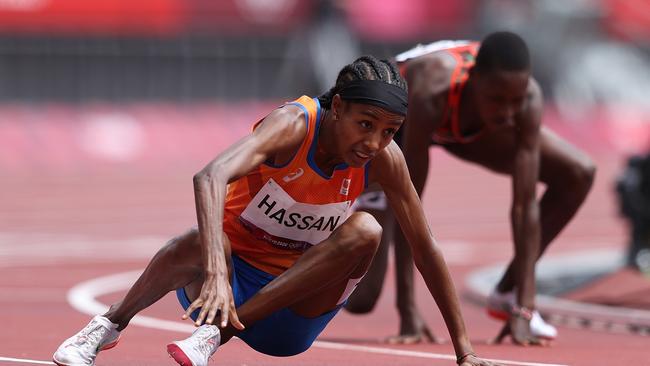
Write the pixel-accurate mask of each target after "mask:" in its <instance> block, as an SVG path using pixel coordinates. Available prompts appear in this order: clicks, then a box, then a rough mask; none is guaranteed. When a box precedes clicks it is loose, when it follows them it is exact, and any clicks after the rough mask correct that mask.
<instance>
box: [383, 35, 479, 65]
mask: <svg viewBox="0 0 650 366" xmlns="http://www.w3.org/2000/svg"><path fill="white" fill-rule="evenodd" d="M470 43H472V41H448V40H447V41H436V42H432V43H429V44H426V45H423V44H418V45H417V46H415V47H413V48H411V49H410V50H408V51H404V52H402V53H400V54H399V55H397V56H395V61H397V62H405V61H408V60H410V59H414V58H416V57H420V56H422V55H426V54H429V53H432V52H436V51H442V50H448V49H450V48H455V47H461V46H466V45H468V44H470Z"/></svg>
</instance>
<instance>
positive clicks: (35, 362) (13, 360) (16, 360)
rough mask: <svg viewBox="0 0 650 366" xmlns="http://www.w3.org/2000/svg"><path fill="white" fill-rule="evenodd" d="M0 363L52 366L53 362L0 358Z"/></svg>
mask: <svg viewBox="0 0 650 366" xmlns="http://www.w3.org/2000/svg"><path fill="white" fill-rule="evenodd" d="M0 361H5V362H17V363H34V364H38V365H54V362H52V361H37V360H28V359H26V358H11V357H0Z"/></svg>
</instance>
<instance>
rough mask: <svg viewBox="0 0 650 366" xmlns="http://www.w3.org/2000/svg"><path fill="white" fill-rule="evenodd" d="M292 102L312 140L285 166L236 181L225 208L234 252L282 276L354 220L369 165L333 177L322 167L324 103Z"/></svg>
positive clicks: (338, 171)
mask: <svg viewBox="0 0 650 366" xmlns="http://www.w3.org/2000/svg"><path fill="white" fill-rule="evenodd" d="M289 104H293V105H297V106H299V107H300V108H302V109H303V111H304V112H305V119H306V123H307V136H306V137H305V140H304V141H303V143H302V145H301V146H300V148H299V149H298V152H297V153H296V154H295V155H294V157H293V158H292V160H291V161H290V162H289V163H287V164H285V165H283V166H274V165H272V164H268V163H265V164H262V165H260V166H259V167H258V168H256V169H255V170H254V171H252V172H250V173H249V174H247V175H246V176H244V177H242V178H240V179H238V180H236V181H234V182H232V183H230V184H229V185H228V193H227V195H226V203H225V210H224V225H223V226H224V232H225V233H226V235H228V238H229V239H230V242H231V246H232V251H233V253H234V254H236V255H237V256H239V257H240V258H241V259H243V260H245V261H246V262H248V263H249V264H251V265H253V266H254V267H256V268H258V269H261V270H263V271H265V272H267V273H270V274H272V275H276V276H277V275H279V274H281V273H282V272H284V271H285V270H286V269H288V268H289V267H291V266H292V265H293V263H294V262H295V261H296V260H297V259H298V257H300V255H301V254H302V253H303V252H304V251H305V250H307V249H309V248H310V247H311V246H313V245H316V244H318V243H320V242H322V241H323V240H325V239H327V238H328V237H329V236H330V235H331V234H332V232H333V231H334V229H336V228H337V227H338V226H339V225H341V224H342V223H343V222H344V221H345V220H346V219H347V218H348V216H349V215H350V213H351V210H350V206H351V204H352V202H354V200H355V199H356V198H357V196H359V194H361V192H362V191H363V190H364V188H365V184H366V182H365V180H366V171H365V170H366V168H365V167H361V168H353V167H349V166H347V165H346V164H341V165H338V166H337V167H336V168H335V170H334V173H333V174H332V176H331V177H330V176H327V175H326V174H325V173H323V172H322V171H321V170H320V169H319V168H318V166H316V164H315V162H314V154H315V152H316V147H317V143H318V141H317V140H318V129H319V126H320V118H321V108H320V104H319V102H318V99H316V98H310V97H307V96H303V97H301V98H299V99H297V100H295V101H294V102H292V103H289ZM254 128H255V127H254Z"/></svg>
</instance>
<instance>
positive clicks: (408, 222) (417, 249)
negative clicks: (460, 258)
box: [369, 143, 491, 366]
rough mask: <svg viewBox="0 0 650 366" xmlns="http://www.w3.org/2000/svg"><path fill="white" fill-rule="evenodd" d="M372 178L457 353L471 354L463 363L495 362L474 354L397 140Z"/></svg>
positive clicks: (380, 156)
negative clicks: (383, 195)
mask: <svg viewBox="0 0 650 366" xmlns="http://www.w3.org/2000/svg"><path fill="white" fill-rule="evenodd" d="M369 179H370V181H371V182H377V183H379V184H380V185H381V187H382V189H383V190H384V192H385V194H386V197H387V198H388V201H389V203H390V205H391V208H392V209H393V211H394V213H395V217H396V218H397V221H398V222H399V224H400V227H401V228H402V231H403V232H404V235H405V237H406V238H407V241H408V243H409V246H410V248H411V251H412V253H413V258H414V261H415V265H416V267H417V269H418V271H419V272H420V273H421V274H422V277H423V278H424V281H425V283H426V284H427V287H428V288H429V291H430V292H431V295H432V296H433V298H434V300H435V301H436V304H437V305H438V307H439V308H440V312H441V314H442V317H443V319H444V320H445V324H446V325H447V329H448V330H449V334H450V336H451V341H452V343H453V345H454V350H455V352H456V355H457V356H458V357H462V356H463V355H468V354H470V356H468V357H465V358H464V359H463V362H462V363H461V365H467V366H469V365H491V363H490V362H488V361H484V360H482V359H480V358H478V357H476V356H474V355H473V350H472V346H471V344H470V341H469V338H468V337H467V332H466V330H465V324H464V322H463V318H462V315H461V311H460V304H459V301H458V298H457V296H456V290H455V288H454V285H453V282H452V280H451V277H450V275H449V272H448V270H447V265H446V263H445V261H444V259H443V256H442V253H441V252H440V250H439V249H438V248H437V246H436V244H435V240H434V238H433V235H432V234H431V231H430V230H429V225H428V223H427V220H426V217H425V215H424V211H423V209H422V205H421V203H420V199H419V198H418V195H417V192H416V190H415V187H414V186H413V183H412V182H411V177H410V176H409V172H408V168H407V166H406V162H405V160H404V156H403V155H402V152H401V150H400V149H399V148H398V147H397V145H396V144H395V143H391V144H390V145H388V147H386V149H384V150H383V151H381V152H380V153H379V154H378V156H377V157H376V158H375V159H374V160H373V162H372V165H371V171H370V174H369Z"/></svg>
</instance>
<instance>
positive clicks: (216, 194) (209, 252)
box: [183, 105, 307, 329]
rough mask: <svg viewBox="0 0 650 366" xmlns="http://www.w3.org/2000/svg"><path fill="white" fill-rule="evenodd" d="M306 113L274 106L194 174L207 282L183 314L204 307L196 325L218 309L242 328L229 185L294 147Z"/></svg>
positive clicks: (300, 136) (301, 135) (303, 130)
mask: <svg viewBox="0 0 650 366" xmlns="http://www.w3.org/2000/svg"><path fill="white" fill-rule="evenodd" d="M305 118H306V116H305V114H304V112H303V111H302V109H301V108H299V107H297V106H294V105H287V106H285V107H284V108H279V109H276V110H275V111H273V112H271V114H269V115H268V116H267V117H266V118H265V119H264V120H263V121H262V122H261V123H260V125H259V126H257V128H256V129H255V131H254V132H253V133H251V134H250V135H248V136H246V137H244V138H242V139H241V140H239V141H238V142H236V143H235V144H234V145H232V146H230V147H229V148H227V149H226V150H225V151H223V152H222V153H220V154H219V155H218V156H217V157H216V158H215V159H214V160H212V161H211V162H210V163H209V164H208V165H206V166H205V168H203V169H202V170H201V171H200V172H198V173H197V174H196V175H195V176H194V197H195V204H196V215H197V220H198V225H199V239H200V241H201V248H202V253H201V255H202V258H203V270H204V282H203V287H202V289H201V294H200V296H199V297H198V298H197V299H196V301H194V302H193V303H192V304H191V305H190V307H189V308H188V309H187V311H186V312H185V315H184V316H183V318H187V317H189V315H190V314H191V313H192V312H193V311H194V310H195V309H196V308H198V307H202V310H201V312H200V314H199V316H198V318H197V319H196V325H200V324H201V323H202V322H203V320H204V319H205V321H206V323H209V324H211V323H212V322H213V320H214V318H215V316H216V313H217V311H218V310H220V311H221V319H220V320H221V321H220V326H221V327H225V326H226V325H227V324H228V321H229V320H230V322H232V324H233V325H234V326H235V327H237V328H238V329H243V327H244V326H243V325H242V324H241V323H240V321H239V318H238V317H237V313H236V311H235V306H234V300H233V297H232V290H231V288H230V283H229V281H228V267H227V264H226V258H225V252H224V241H225V240H224V237H223V236H224V233H223V210H224V202H225V196H226V186H227V184H228V183H229V182H232V181H234V180H236V179H238V178H240V177H242V176H244V175H246V174H247V173H249V172H251V171H252V170H253V169H255V168H256V167H258V166H259V165H260V164H262V163H263V162H265V161H267V160H269V159H271V158H273V157H274V156H275V155H276V154H278V153H281V152H284V151H288V150H291V149H293V150H296V149H297V148H298V147H299V145H300V143H301V142H302V141H303V139H304V137H305V135H306V133H307V127H306V124H305Z"/></svg>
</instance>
